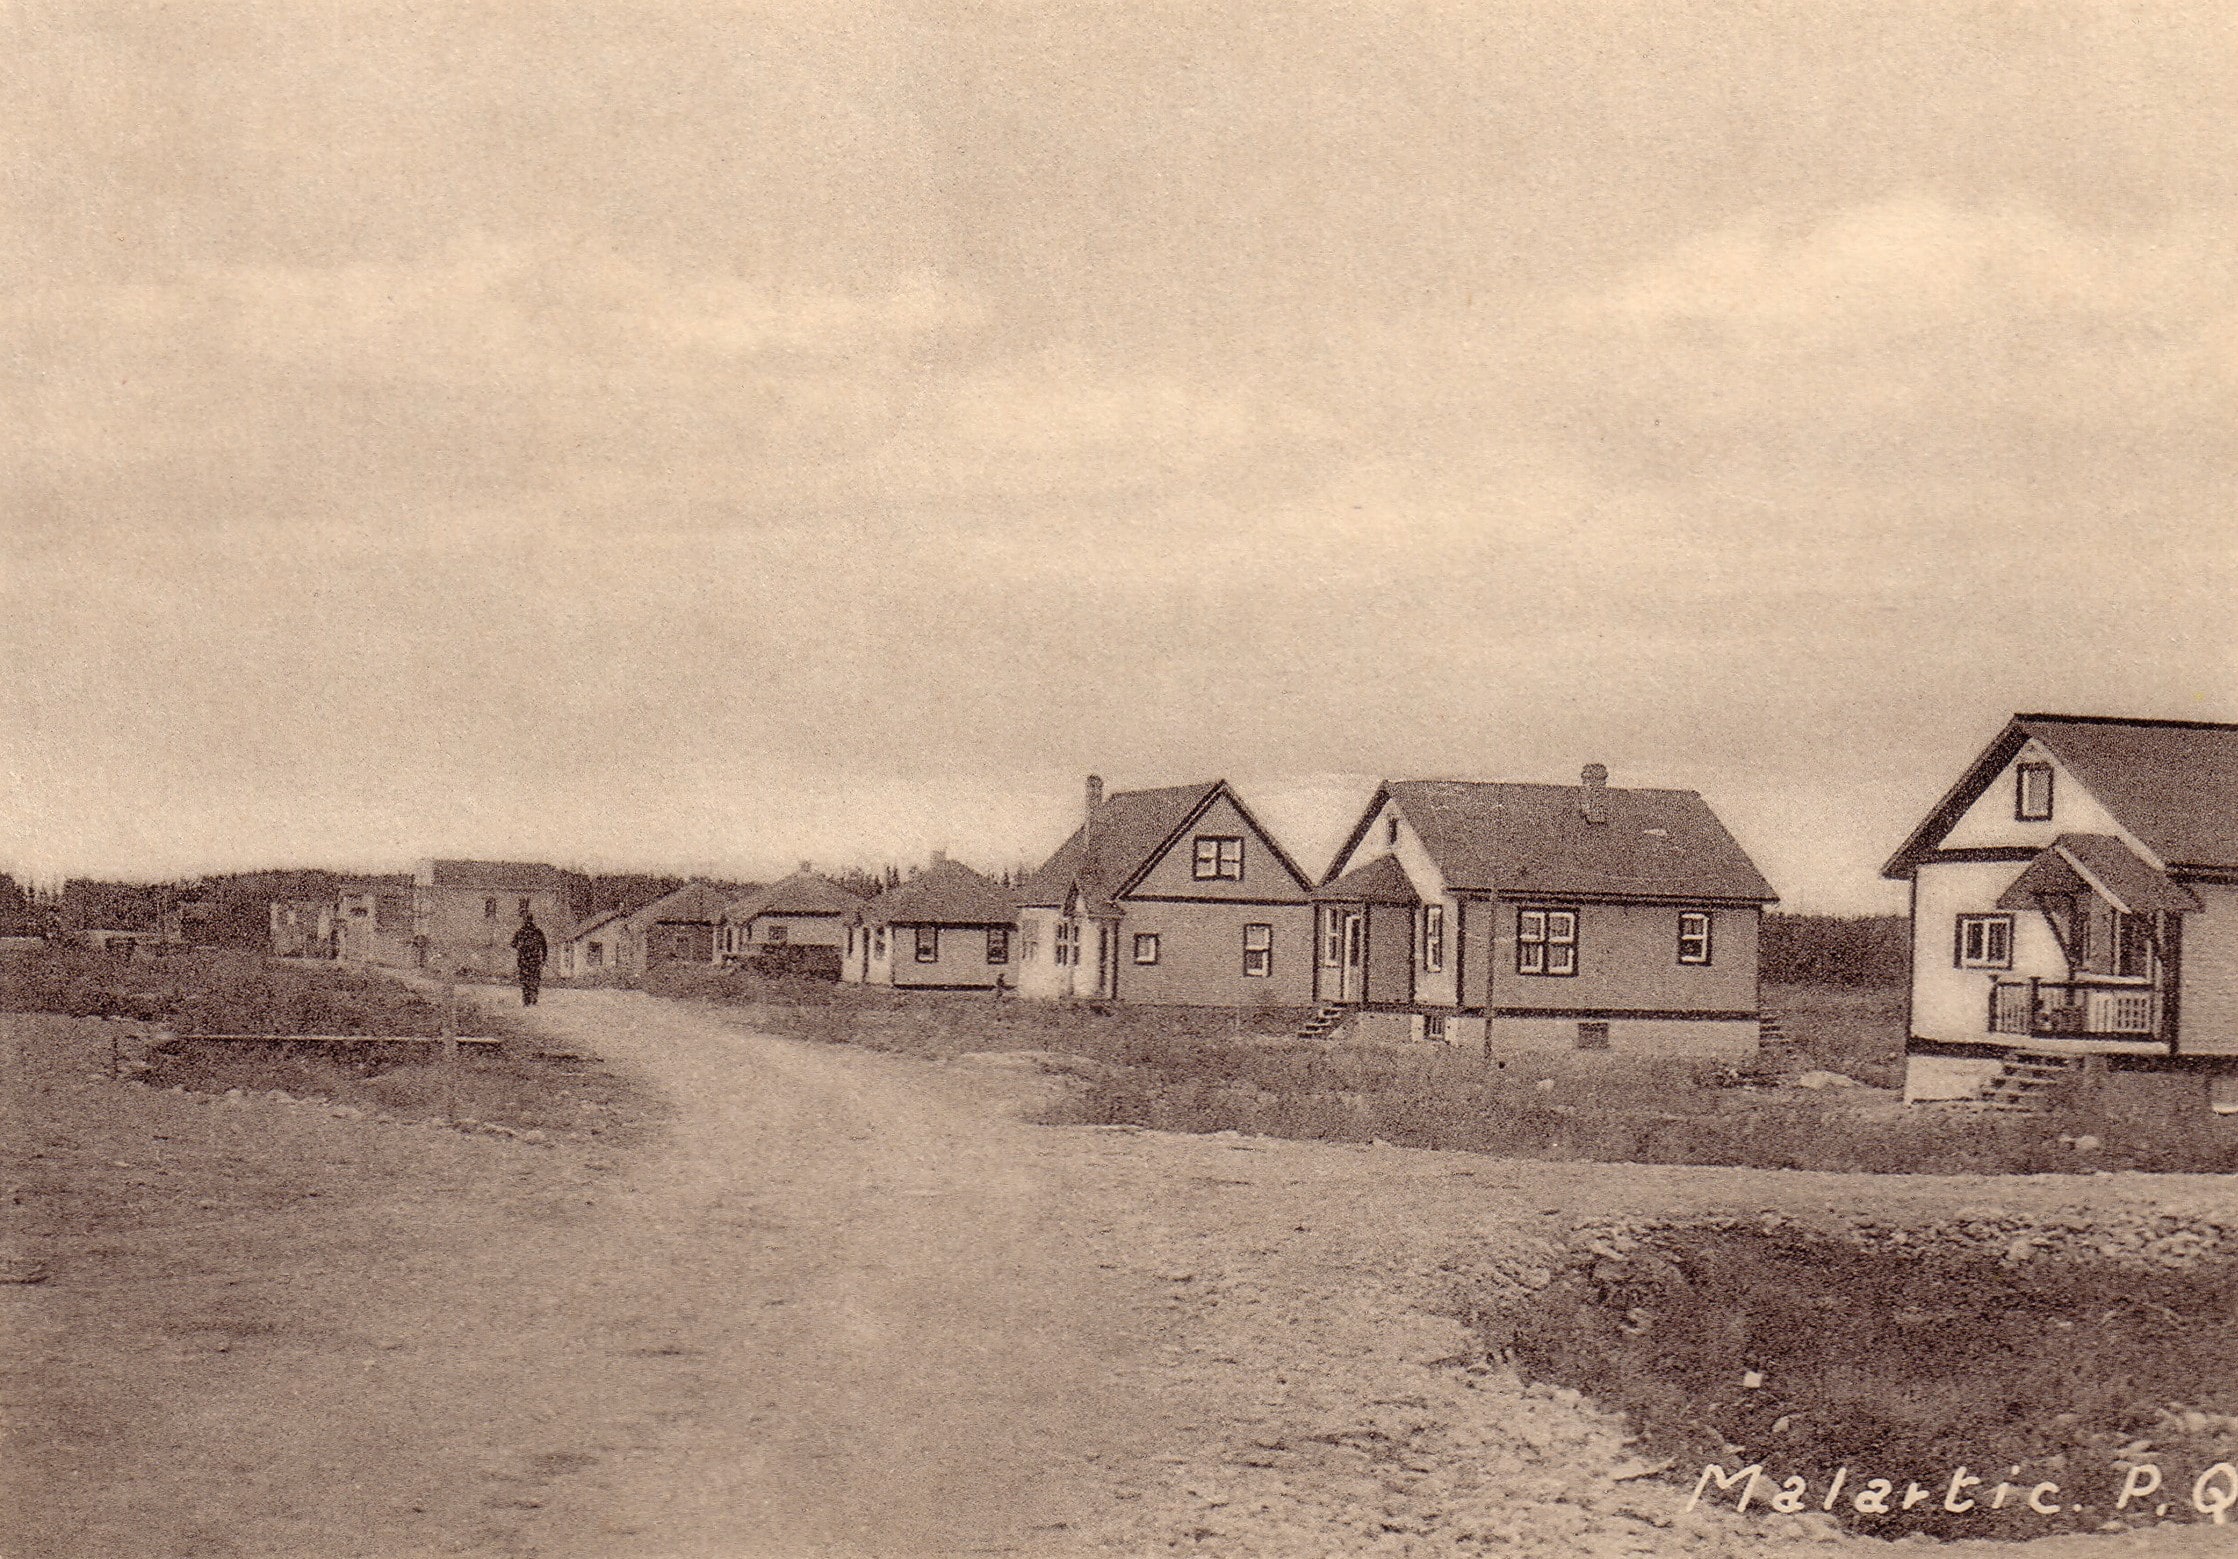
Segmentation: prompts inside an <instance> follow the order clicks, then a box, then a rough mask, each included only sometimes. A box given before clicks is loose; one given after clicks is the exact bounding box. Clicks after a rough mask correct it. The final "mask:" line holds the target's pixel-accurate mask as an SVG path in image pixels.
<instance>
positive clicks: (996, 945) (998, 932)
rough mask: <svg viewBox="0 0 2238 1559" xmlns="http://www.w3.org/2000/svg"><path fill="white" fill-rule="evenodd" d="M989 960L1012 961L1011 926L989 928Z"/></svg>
mask: <svg viewBox="0 0 2238 1559" xmlns="http://www.w3.org/2000/svg"><path fill="white" fill-rule="evenodd" d="M987 962H989V963H991V964H1006V963H1008V962H1010V928H1009V927H1008V926H989V927H988V928H987Z"/></svg>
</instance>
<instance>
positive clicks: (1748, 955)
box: [1312, 763, 1778, 1060]
mask: <svg viewBox="0 0 2238 1559" xmlns="http://www.w3.org/2000/svg"><path fill="white" fill-rule="evenodd" d="M1313 899H1314V904H1315V907H1316V928H1315V956H1314V968H1313V985H1312V990H1313V996H1314V999H1315V1001H1316V1002H1317V1003H1319V1004H1320V1007H1321V1010H1320V1012H1318V1013H1317V1014H1316V1017H1315V1020H1314V1023H1315V1027H1316V1030H1317V1031H1320V1032H1334V1031H1337V1030H1339V1029H1342V1030H1345V1031H1348V1032H1350V1033H1352V1034H1353V1035H1355V1036H1356V1037H1359V1038H1363V1039H1386V1040H1403V1039H1429V1040H1443V1041H1445V1042H1447V1043H1454V1044H1468V1045H1479V1044H1481V1045H1483V1046H1484V1047H1485V1048H1486V1049H1487V1050H1489V1051H1492V1052H1494V1053H1497V1052H1500V1051H1507V1050H1546V1049H1581V1050H1609V1051H1616V1052H1633V1053H1642V1054H1665V1055H1702V1056H1722V1057H1726V1058H1729V1059H1734V1060H1739V1059H1743V1058H1745V1057H1747V1056H1749V1055H1751V1054H1753V1053H1754V1052H1755V1050H1756V1047H1757V1042H1758V1032H1759V1022H1760V1015H1759V1007H1758V988H1757V945H1758V930H1759V923H1760V920H1761V917H1762V913H1763V910H1764V907H1765V906H1766V905H1768V904H1773V903H1776V902H1777V901H1778V897H1777V895H1776V894H1775V893H1774V892H1773V891H1772V888H1771V885H1770V884H1769V883H1767V882H1766V881H1765V880H1764V877H1763V874H1762V873H1760V872H1759V871H1757V869H1756V866H1755V863H1754V862H1752V861H1751V860H1750V859H1749V857H1748V853H1747V852H1746V851H1744V850H1743V849H1742V848H1741V846H1740V845H1739V844H1738V843H1737V842H1736V841H1735V840H1734V838H1733V836H1732V835H1731V834H1730V833H1728V832H1727V831H1726V828H1725V825H1724V824H1723V823H1722V822H1720V821H1719V820H1718V817H1717V814H1716V813H1714V812H1713V811H1711V809H1710V807H1709V804H1708V803H1707V802H1705V801H1704V800H1703V799H1702V798H1701V796H1699V795H1697V794H1696V793H1695V792H1693V791H1690V790H1642V789H1622V788H1618V787H1615V786H1612V785H1610V784H1609V783H1608V771H1607V770H1606V769H1605V768H1603V767H1602V766H1601V765H1600V764H1597V763H1596V764H1590V765H1588V766H1587V767H1586V768H1585V770H1584V772H1583V775H1582V776H1581V778H1580V781H1579V783H1578V784H1576V785H1544V784H1515V783H1499V782H1482V781H1464V780H1391V781H1387V782H1386V783H1385V784H1383V785H1382V786H1381V787H1380V788H1379V789H1378V790H1377V791H1376V793H1375V795H1374V796H1373V797H1372V798H1370V800H1369V802H1368V805H1367V808H1366V810H1365V811H1364V812H1363V813H1362V814H1361V816H1360V820H1359V822H1358V823H1357V825H1355V827H1354V828H1353V830H1352V833H1351V836H1350V837H1349V838H1348V839H1347V840H1346V841H1345V843H1344V846H1343V847H1342V848H1341V849H1339V850H1338V852H1337V854H1336V858H1335V860H1334V861H1332V862H1331V864H1330V867H1329V871H1328V874H1327V876H1326V877H1325V878H1324V879H1323V881H1322V883H1321V885H1320V886H1319V887H1318V888H1316V889H1315V890H1314V893H1313Z"/></svg>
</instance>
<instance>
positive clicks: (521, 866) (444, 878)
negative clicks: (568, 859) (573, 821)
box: [420, 861, 564, 892]
mask: <svg viewBox="0 0 2238 1559" xmlns="http://www.w3.org/2000/svg"><path fill="white" fill-rule="evenodd" d="M420 878H421V880H422V881H425V882H428V883H430V884H432V885H433V886H435V887H438V888H496V889H499V890H506V889H511V890H513V891H515V892H518V891H520V890H522V889H524V888H525V889H528V890H530V891H531V892H533V891H535V890H537V889H541V888H558V887H562V886H564V879H563V878H562V877H561V875H560V870H559V868H558V867H556V866H547V865H545V864H544V863H543V862H541V861H428V862H426V863H425V864H424V865H423V866H422V868H421V873H420Z"/></svg>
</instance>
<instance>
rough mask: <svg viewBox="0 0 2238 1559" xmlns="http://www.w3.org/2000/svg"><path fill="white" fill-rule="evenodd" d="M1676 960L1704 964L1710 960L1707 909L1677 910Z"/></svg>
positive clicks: (1683, 962)
mask: <svg viewBox="0 0 2238 1559" xmlns="http://www.w3.org/2000/svg"><path fill="white" fill-rule="evenodd" d="M1678 961H1679V962H1680V963H1682V964H1706V963H1708V962H1709V961H1710V917H1709V912H1708V911H1707V910H1699V909H1687V910H1681V911H1679V918H1678Z"/></svg>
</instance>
